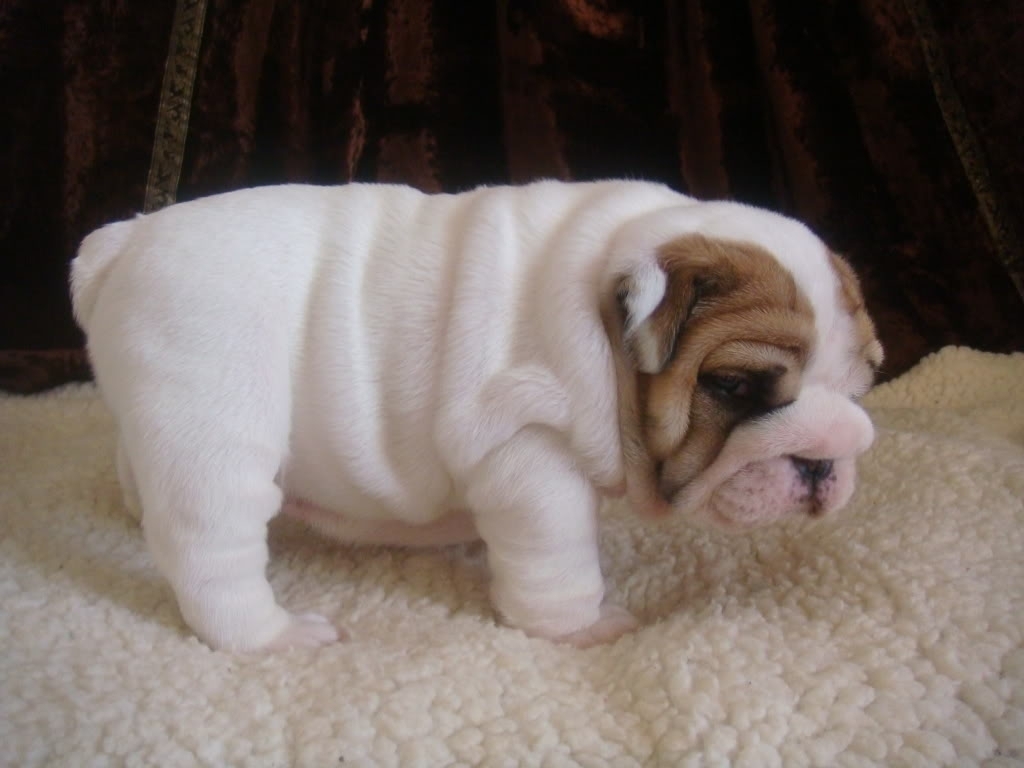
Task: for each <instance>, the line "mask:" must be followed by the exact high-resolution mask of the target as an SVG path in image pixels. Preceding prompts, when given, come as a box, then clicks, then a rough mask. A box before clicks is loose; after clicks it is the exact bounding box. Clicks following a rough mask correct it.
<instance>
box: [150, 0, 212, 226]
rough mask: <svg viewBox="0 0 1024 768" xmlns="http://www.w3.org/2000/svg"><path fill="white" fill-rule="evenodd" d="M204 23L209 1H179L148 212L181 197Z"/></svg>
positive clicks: (152, 164) (158, 123)
mask: <svg viewBox="0 0 1024 768" xmlns="http://www.w3.org/2000/svg"><path fill="white" fill-rule="evenodd" d="M205 21H206V0H178V4H177V6H176V7H175V9H174V21H173V22H172V26H171V39H170V44H169V45H168V48H167V61H166V63H165V64H164V79H163V85H162V86H161V89H160V106H159V108H158V109H157V115H156V130H155V132H154V134H153V155H152V157H151V158H150V161H149V177H148V179H147V181H146V201H145V203H144V208H143V210H145V212H146V213H150V212H151V211H155V210H158V209H160V208H163V207H164V206H166V205H170V204H171V203H173V202H174V201H175V199H176V198H177V195H178V180H179V179H180V178H181V166H182V162H183V161H184V159H185V140H186V139H187V137H188V120H189V115H190V113H191V111H192V89H193V87H194V85H195V79H196V68H197V66H198V63H199V47H200V44H201V43H202V40H203V24H204V22H205Z"/></svg>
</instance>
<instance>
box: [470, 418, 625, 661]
mask: <svg viewBox="0 0 1024 768" xmlns="http://www.w3.org/2000/svg"><path fill="white" fill-rule="evenodd" d="M467 498H468V501H469V504H470V507H471V508H472V509H473V513H474V517H475V519H476V525H477V529H478V530H479V532H480V536H481V537H482V538H483V540H484V541H485V542H486V544H487V557H488V564H489V565H490V569H491V576H492V584H491V599H492V601H493V603H494V606H495V608H496V609H497V610H498V612H499V613H500V614H501V615H502V617H503V618H504V619H505V621H507V622H508V623H509V624H511V625H513V626H517V627H519V628H521V629H523V630H524V631H525V632H526V633H527V634H529V635H534V636H539V637H547V638H551V639H554V640H556V641H559V642H566V643H571V644H573V645H576V646H579V647H587V646H590V645H596V644H598V643H607V642H611V641H613V640H615V639H617V638H618V637H619V636H620V635H622V634H624V633H626V632H628V631H630V630H632V629H634V628H635V627H636V621H635V620H634V619H633V617H632V616H631V615H630V614H629V613H627V612H626V611H625V610H623V609H622V608H618V607H615V606H608V605H603V604H602V600H603V598H604V579H603V577H602V575H601V567H600V563H599V560H598V542H597V519H596V513H597V507H598V503H599V497H598V494H597V492H596V491H595V490H594V488H593V486H592V485H591V483H590V482H589V481H588V480H587V479H586V478H585V477H583V476H582V475H581V474H580V472H579V470H578V469H577V468H576V466H575V464H574V462H573V460H572V457H571V456H570V455H568V453H567V452H566V449H565V446H564V445H563V443H562V441H561V440H560V439H559V438H558V436H557V435H554V434H552V433H549V432H547V431H545V430H541V429H527V430H524V431H522V432H520V433H519V434H518V435H517V436H516V437H515V438H513V439H512V440H511V441H510V442H509V443H507V444H506V445H504V446H502V447H501V448H499V449H498V450H496V451H494V452H493V453H492V454H491V455H490V456H489V457H488V458H487V459H486V460H485V461H484V462H482V464H481V466H479V467H478V468H477V470H476V471H475V472H474V474H473V477H472V479H471V482H470V484H469V487H468V489H467Z"/></svg>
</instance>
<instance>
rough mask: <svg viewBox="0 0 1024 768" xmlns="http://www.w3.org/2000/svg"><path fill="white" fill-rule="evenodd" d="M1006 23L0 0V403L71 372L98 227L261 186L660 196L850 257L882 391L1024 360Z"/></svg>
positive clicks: (362, 2) (926, 11) (377, 3)
mask: <svg viewBox="0 0 1024 768" xmlns="http://www.w3.org/2000/svg"><path fill="white" fill-rule="evenodd" d="M1018 8H1024V6H1022V5H1021V4H1020V3H1019V2H1017V0H991V1H986V2H978V0H960V1H953V0H793V1H791V2H785V1H783V0H779V1H778V2H770V1H769V0H678V1H677V2H671V0H661V1H655V0H649V1H646V2H616V1H615V0H551V1H549V2H542V1H541V0H315V1H314V0H310V1H309V2H298V1H297V0H292V1H286V0H208V1H204V0H177V1H175V0H146V2H145V3H142V2H130V1H129V0H120V1H119V2H115V1H113V0H109V1H106V2H101V1H99V0H92V2H87V1H86V0H66V1H65V2H57V1H56V0H0V88H2V93H3V94H4V98H3V100H2V106H0V387H4V388H7V389H11V390H14V391H20V392H30V391H36V390H39V389H42V388H45V387H48V386H52V385H54V384H58V383H61V382H64V381H68V380H72V379H81V378H84V377H87V376H88V368H87V365H86V363H85V359H84V356H83V354H82V352H81V344H82V338H81V335H80V333H79V332H78V330H77V329H76V327H75V325H74V322H73V320H72V318H71V314H70V306H69V300H68V296H67V288H66V279H67V265H68V262H69V260H70V259H71V257H72V256H73V255H74V252H75V249H76V247H77V244H78V242H79V241H80V240H81V238H82V237H83V236H84V235H85V234H86V233H88V232H89V231H90V230H92V229H94V228H96V227H98V226H100V225H102V224H104V223H106V222H109V221H113V220H115V219H119V218H125V217H128V216H131V215H133V214H135V213H137V212H139V211H141V210H143V209H144V207H145V206H146V200H147V192H148V195H149V201H150V204H149V207H150V208H154V207H158V206H159V205H160V204H162V203H166V202H168V201H169V200H170V199H172V198H173V197H176V198H177V199H179V200H185V199H190V198H194V197H197V196H200V195H204V194H208V193H212V192H217V191H222V190H228V189H234V188H238V187H243V186H251V185H257V184H267V183H273V182H279V181H313V182H318V183H335V182H344V181H348V180H353V179H354V180H387V181H401V182H407V183H410V184H413V185H415V186H418V187H420V188H422V189H424V190H445V191H456V190H459V189H464V188H467V187H470V186H473V185H475V184H478V183H482V182H491V183H503V182H521V181H527V180H530V179H534V178H537V177H541V176H546V177H556V178H562V179H590V178H596V177H607V176H628V177H634V178H646V179H653V180H660V181H664V182H667V183H668V184H670V185H671V186H673V187H675V188H678V189H680V190H683V191H686V192H689V193H691V194H694V195H697V196H700V197H731V198H736V199H740V200H743V201H746V202H751V203H755V204H759V205H763V206H766V207H770V208H774V209H776V210H781V211H783V212H785V213H789V214H791V215H795V216H798V217H800V218H802V219H804V220H805V221H807V222H808V223H810V224H811V225H812V226H813V227H814V228H816V229H817V230H818V231H819V232H820V233H821V234H822V235H823V236H824V237H825V239H826V240H828V241H829V242H830V244H831V245H832V246H833V247H834V248H836V249H837V250H839V251H840V252H842V253H844V254H846V255H847V256H848V258H849V259H850V260H851V261H852V262H853V263H854V265H855V266H856V267H857V269H858V271H859V272H860V274H861V275H862V279H863V282H864V286H865V291H866V295H867V299H868V303H869V306H870V308H871V310H872V312H873V314H874V316H875V318H876V320H877V322H878V325H879V329H880V333H881V336H882V340H883V343H884V344H885V346H886V349H887V353H888V362H887V366H886V369H885V375H886V376H893V375H896V374H898V373H900V372H902V371H904V370H906V368H908V367H909V366H911V365H912V364H914V363H915V362H916V361H917V360H919V359H920V358H921V357H922V356H923V355H925V354H927V353H928V352H931V351H934V350H936V349H938V348H939V347H941V346H944V345H946V344H966V345H970V346H974V347H977V348H979V349H985V350H992V351H1009V350H1020V349H1024V256H1022V250H1021V239H1020V233H1021V229H1022V226H1024V187H1022V181H1024V142H1022V141H1021V136H1022V135H1024V125H1022V120H1021V112H1022V109H1021V104H1022V99H1021V89H1022V88H1024V56H1022V55H1021V51H1022V50H1024V19H1022V13H1024V12H1022V11H1021V10H1017V9H1018ZM190 45H192V46H193V47H195V48H196V50H197V51H198V58H197V59H196V68H195V73H194V77H193V76H192V74H191V71H190V70H189V68H188V67H187V66H185V67H183V66H182V62H187V61H188V56H187V55H184V56H183V55H182V51H187V50H188V48H189V46H190ZM165 73H166V75H167V77H166V83H165ZM162 87H165V88H167V92H166V93H165V95H164V97H163V99H162V98H161V88H162ZM158 121H159V122H158ZM158 124H159V126H160V127H159V128H158ZM175 136H178V137H180V138H181V147H182V149H181V150H180V151H179V150H178V149H176V148H175V147H176V144H175V142H174V140H173V139H174V137H175ZM151 166H152V171H151ZM239 290H245V287H244V286H243V285H240V286H239Z"/></svg>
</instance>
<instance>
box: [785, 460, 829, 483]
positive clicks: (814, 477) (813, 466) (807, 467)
mask: <svg viewBox="0 0 1024 768" xmlns="http://www.w3.org/2000/svg"><path fill="white" fill-rule="evenodd" d="M791 459H792V461H793V464H794V466H796V472H797V474H798V475H800V479H801V480H803V481H804V482H805V483H807V484H808V485H810V486H815V485H817V484H818V483H820V482H821V481H822V480H824V479H825V478H826V477H828V476H829V475H831V474H832V460H831V459H802V458H800V457H799V456H792V457H791Z"/></svg>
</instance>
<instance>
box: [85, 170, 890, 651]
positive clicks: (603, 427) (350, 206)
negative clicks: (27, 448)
mask: <svg viewBox="0 0 1024 768" xmlns="http://www.w3.org/2000/svg"><path fill="white" fill-rule="evenodd" d="M71 282H72V297H73V304H74V311H75V316H76V318H77V320H78V322H79V323H80V325H81V326H82V328H83V329H84V330H85V332H86V334H87V337H88V349H89V352H90V355H91V360H92V363H93V366H94V369H95V373H96V379H97V382H98V385H99V388H100V390H101V392H102V393H103V396H104V398H105V400H106V402H107V404H108V405H109V407H110V408H111V410H112V411H113V414H114V416H115V418H116V422H117V428H118V431H119V441H120V442H119V458H118V470H119V476H120V480H121V483H122V486H123V488H124V490H125V494H126V497H127V499H128V501H129V504H130V505H133V506H138V507H140V508H141V514H142V524H143V529H144V531H145V537H146V540H147V542H148V546H149V548H150V550H151V551H152V555H153V557H154V559H155V561H156V564H157V565H158V567H159V569H160V571H161V572H162V573H163V575H164V576H165V577H166V578H167V580H168V581H169V583H170V585H171V586H172V588H173V590H174V593H175V595H176V597H177V600H178V604H179V606H180V608H181V612H182V614H183V616H184V618H185V620H186V621H187V622H188V624H189V625H190V626H191V627H192V629H193V630H194V631H195V632H196V633H197V634H198V635H199V637H200V638H202V639H203V640H204V641H205V642H207V643H208V644H209V645H211V646H212V647H214V648H222V649H232V650H255V649H268V648H269V649H273V648H282V647H288V646H296V645H298V646H301V645H307V646H308V645H317V644H321V643H328V642H331V641H334V640H336V639H337V638H338V636H339V630H338V629H337V628H335V627H334V626H332V625H331V624H330V623H329V622H328V621H327V620H326V619H324V618H323V617H321V616H316V615H308V614H307V615H292V614H290V613H289V612H288V611H286V610H285V609H284V608H283V607H281V606H280V605H279V604H278V603H277V601H276V600H275V599H274V595H273V593H272V591H271V588H270V585H269V584H268V582H267V579H266V576H265V568H266V564H267V542H266V526H267V522H268V521H269V520H270V519H271V518H272V517H273V516H275V515H276V514H277V513H278V512H279V511H280V510H281V509H282V508H284V509H285V510H286V511H289V512H291V513H292V514H295V515H297V516H298V517H300V518H302V519H305V520H307V521H308V522H309V523H310V524H312V525H314V526H316V527H317V528H319V529H321V530H322V531H324V532H326V533H329V534H331V535H334V536H338V537H340V538H343V539H346V540H350V541H363V542H376V543H395V544H402V545H412V544H443V543H449V542H455V541H464V540H468V539H475V538H477V537H480V538H482V539H483V540H484V542H486V545H487V554H488V563H489V566H490V570H491V573H492V588H491V594H492V600H493V603H494V605H495V607H496V608H497V610H498V612H499V613H500V615H501V616H502V617H503V618H504V620H505V621H507V622H508V623H510V624H512V625H513V626H517V627H521V628H522V629H523V630H525V631H526V632H527V633H529V634H531V635H537V636H543V637H547V638H553V639H555V640H560V641H565V642H571V643H575V644H577V645H581V646H585V645H589V644H592V643H595V642H603V641H609V640H612V639H614V638H615V637H617V636H618V635H620V634H622V633H623V632H625V631H627V630H629V629H630V628H631V627H632V626H634V622H633V620H632V618H631V617H630V616H629V614H627V613H626V612H625V611H623V610H621V609H617V608H615V607H614V606H609V605H604V604H603V596H604V584H603V581H602V576H601V571H600V567H599V564H598V546H597V531H596V521H595V513H596V511H597V507H598V504H599V501H600V499H601V496H602V495H617V494H622V493H626V494H627V497H628V500H629V502H630V503H631V506H632V507H633V508H634V509H635V510H636V511H637V512H638V513H640V514H642V515H646V516H649V517H659V516H663V515H667V514H677V515H685V516H687V517H688V518H690V519H692V520H694V521H696V522H698V523H702V524H710V525H718V526H724V527H726V528H731V529H748V528H751V527H753V526H755V525H759V524H763V523H767V522H770V521H772V520H776V519H778V518H781V517H784V516H787V515H803V516H821V515H825V514H828V513H830V512H833V511H834V510H836V509H838V508H839V507H841V506H842V505H843V504H845V503H846V501H847V500H848V499H849V497H850V494H851V493H852V491H853V487H854V459H855V457H856V456H857V455H858V454H860V453H862V452H863V451H865V450H866V449H867V448H868V446H869V445H870V444H871V441H872V438H873V431H872V426H871V423H870V421H869V419H868V417H867V415H866V414H865V413H864V411H863V410H861V408H860V407H858V405H857V404H856V400H857V398H858V397H859V396H860V395H862V394H863V393H864V392H865V391H866V390H867V389H868V387H869V386H870V385H871V382H872V376H873V372H874V370H875V369H877V367H878V366H879V365H880V364H881V362H882V350H881V347H880V345H879V343H878V341H877V340H876V338H875V333H874V330H873V327H872V323H871V321H870V319H869V318H868V316H867V314H866V313H865V309H864V304H863V301H862V298H861V293H860V290H859V288H858V284H857V280H856V278H855V277H854V275H853V273H852V272H851V271H850V269H849V267H848V266H847V265H846V264H845V263H844V262H843V261H842V260H841V259H840V258H839V257H837V256H836V255H834V254H832V253H830V252H829V250H828V248H827V247H826V246H825V245H824V244H823V243H822V242H821V241H820V240H819V239H818V238H817V237H815V236H814V235H813V234H812V233H811V232H810V231H809V230H808V229H807V228H806V227H804V226H803V225H801V224H799V223H797V222H795V221H793V220H790V219H787V218H785V217H783V216H780V215H777V214H774V213H769V212H767V211H763V210H758V209H755V208H751V207H748V206H744V205H740V204H737V203H727V202H714V203H710V202H698V201H696V200H693V199H691V198H688V197H685V196H683V195H680V194H678V193H676V192H674V191H672V190H670V189H668V188H666V187H664V186H660V185H656V184H649V183H642V182H624V181H607V182H599V183H585V184H564V183H558V182H551V181H545V182H539V183H535V184H530V185H528V186H522V187H484V188H479V189H476V190H473V191H470V192H466V193H464V194H458V195H425V194H421V193H420V192H417V191H416V190H413V189H410V188H407V187H401V186H388V185H362V184H352V185H347V186H340V187H314V186H278V187H262V188H256V189H247V190H242V191H238V192H232V193H229V194H224V195H218V196H215V197H210V198H206V199H202V200H196V201H193V202H188V203H182V204H178V205H174V206H171V207H169V208H166V209H164V210H162V211H160V212H158V213H154V214H152V215H148V216H140V217H138V218H135V219H133V220H131V221H125V222H120V223H115V224H111V225H109V226H106V227H103V228H102V229H100V230H98V231H97V232H94V233H93V234H91V235H89V236H88V237H87V238H86V239H85V241H84V242H83V243H82V246H81V250H80V252H79V255H78V256H77V258H76V259H75V261H74V263H73V265H72V273H71Z"/></svg>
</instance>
